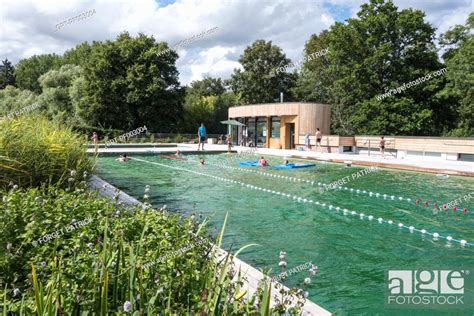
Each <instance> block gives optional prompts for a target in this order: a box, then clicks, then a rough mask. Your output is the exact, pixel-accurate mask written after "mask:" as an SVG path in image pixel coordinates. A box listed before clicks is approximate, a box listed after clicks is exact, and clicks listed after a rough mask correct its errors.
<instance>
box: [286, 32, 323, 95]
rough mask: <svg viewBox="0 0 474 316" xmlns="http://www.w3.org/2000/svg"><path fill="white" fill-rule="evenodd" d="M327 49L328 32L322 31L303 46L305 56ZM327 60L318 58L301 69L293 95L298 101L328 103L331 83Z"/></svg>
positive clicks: (309, 61)
mask: <svg viewBox="0 0 474 316" xmlns="http://www.w3.org/2000/svg"><path fill="white" fill-rule="evenodd" d="M328 47H329V32H328V31H327V30H324V31H322V32H321V33H320V34H319V35H316V34H313V35H311V37H310V39H309V41H308V42H307V43H306V45H305V56H306V57H308V56H311V54H314V53H317V52H321V51H324V50H325V49H327V48H328ZM328 66H329V60H328V58H327V57H326V56H320V57H317V58H313V59H311V60H307V61H306V62H305V63H304V64H303V67H302V68H301V74H300V76H299V77H298V81H297V86H296V87H295V88H294V89H293V92H294V94H295V95H296V96H297V99H298V100H300V101H306V102H321V103H329V100H330V87H331V81H330V80H329V79H330V74H329V71H328V70H329V69H328Z"/></svg>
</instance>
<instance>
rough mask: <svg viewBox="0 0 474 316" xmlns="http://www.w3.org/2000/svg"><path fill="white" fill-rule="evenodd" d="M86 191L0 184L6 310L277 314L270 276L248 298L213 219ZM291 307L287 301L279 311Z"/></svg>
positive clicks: (0, 268) (1, 294) (0, 269)
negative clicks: (209, 232)
mask: <svg viewBox="0 0 474 316" xmlns="http://www.w3.org/2000/svg"><path fill="white" fill-rule="evenodd" d="M80 185H85V183H84V182H82V184H81V183H80ZM83 190H84V189H83V188H81V187H78V188H75V189H74V188H73V187H71V188H67V189H58V188H54V187H48V188H41V189H36V188H34V189H29V190H27V191H22V190H18V189H11V190H10V191H8V192H7V191H1V190H0V195H1V196H2V197H1V199H0V230H1V231H2V237H1V238H2V239H1V243H0V244H1V245H0V246H1V247H2V248H1V249H2V251H3V252H5V250H6V253H5V254H4V255H2V257H1V259H0V260H1V261H0V275H1V277H2V280H1V281H2V282H1V283H2V287H1V288H0V299H1V301H3V302H5V304H3V309H4V313H5V315H9V314H15V315H32V314H38V315H57V314H65V315H82V314H81V313H83V312H86V313H88V314H90V315H92V314H94V315H109V314H116V312H119V311H120V310H121V309H122V308H123V306H124V304H130V305H131V309H132V310H131V312H130V314H133V315H144V314H147V315H196V314H201V315H270V313H271V309H270V307H269V298H270V294H271V290H270V288H269V287H268V282H262V284H261V288H260V289H259V290H258V291H257V294H256V295H253V296H251V297H250V299H249V300H245V299H244V297H246V291H243V290H242V289H241V286H242V284H243V283H242V282H243V280H242V278H241V277H240V273H239V271H235V269H234V267H233V265H232V264H231V263H230V257H229V255H227V256H225V257H223V258H220V259H219V260H216V259H214V258H216V250H217V249H219V248H220V246H221V243H220V242H221V240H222V236H223V233H224V231H223V230H222V231H221V233H220V235H219V237H218V238H217V240H216V242H215V245H216V246H215V247H213V246H212V244H210V243H209V242H208V240H209V238H207V236H206V231H205V225H206V221H202V222H201V223H199V222H198V221H196V220H195V219H194V218H192V217H191V218H187V219H183V218H181V217H179V216H177V215H173V214H168V213H167V212H166V211H158V210H153V209H151V208H149V209H141V208H137V207H134V208H125V207H123V206H122V205H120V204H119V203H114V202H113V201H111V200H108V199H103V198H98V196H97V194H96V193H94V192H83ZM84 219H88V220H87V221H86V224H84V225H81V226H80V227H76V228H74V229H71V228H70V229H69V230H68V229H66V227H73V226H70V225H71V223H72V222H75V223H80V221H82V220H84ZM225 223H226V220H225V221H224V224H223V226H225ZM76 225H78V224H76ZM55 232H60V233H56V234H54V233H55ZM45 235H50V237H51V239H49V238H46V239H47V240H48V241H45V242H43V240H44V238H41V237H43V236H45ZM39 238H41V239H40V242H38V239H39ZM34 241H36V242H37V243H36V244H34ZM244 248H245V247H244ZM239 252H240V250H239V251H237V252H236V254H235V256H237V255H238V254H239ZM158 258H160V260H157V259H158ZM234 277H235V278H236V279H235V280H234ZM294 293H295V291H294V290H290V292H287V291H284V290H282V291H279V293H278V298H279V299H280V300H282V302H286V297H287V296H288V295H289V294H292V295H293V294H294ZM298 300H302V301H304V298H303V297H302V296H301V297H300V298H299V299H298ZM285 310H286V307H285V305H284V303H282V304H280V305H278V306H276V307H275V308H274V309H273V312H278V313H280V312H282V311H285ZM289 311H290V313H291V314H292V315H296V314H298V309H293V310H289ZM117 315H124V313H117Z"/></svg>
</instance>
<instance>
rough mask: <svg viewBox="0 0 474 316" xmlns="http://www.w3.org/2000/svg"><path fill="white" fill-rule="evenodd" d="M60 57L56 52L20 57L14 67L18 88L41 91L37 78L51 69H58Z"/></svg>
mask: <svg viewBox="0 0 474 316" xmlns="http://www.w3.org/2000/svg"><path fill="white" fill-rule="evenodd" d="M60 66H61V57H60V56H58V55H56V54H47V55H34V56H32V57H30V58H26V59H22V60H20V62H19V63H18V64H17V65H16V67H15V78H16V83H17V86H18V88H20V89H28V90H30V91H33V92H35V93H37V94H40V93H41V86H40V84H39V82H38V79H39V77H40V76H41V75H43V74H45V73H47V72H48V71H50V70H51V69H59V67H60Z"/></svg>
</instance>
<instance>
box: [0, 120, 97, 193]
mask: <svg viewBox="0 0 474 316" xmlns="http://www.w3.org/2000/svg"><path fill="white" fill-rule="evenodd" d="M91 168H92V167H91V161H90V158H89V157H88V156H87V153H86V151H85V147H84V141H83V139H82V137H80V136H79V135H77V134H76V133H74V132H72V131H71V130H70V129H69V128H65V127H63V126H61V125H60V124H58V123H54V122H51V121H49V120H47V119H46V118H44V117H33V116H30V115H29V114H24V115H22V116H20V117H18V118H15V119H8V120H0V187H7V185H8V184H10V182H13V183H14V184H15V185H19V186H21V187H25V186H40V185H41V184H42V183H52V184H54V183H59V184H61V185H67V184H68V181H71V180H70V173H71V172H72V171H74V172H76V173H81V174H82V173H83V172H84V171H87V172H89V171H90V170H91Z"/></svg>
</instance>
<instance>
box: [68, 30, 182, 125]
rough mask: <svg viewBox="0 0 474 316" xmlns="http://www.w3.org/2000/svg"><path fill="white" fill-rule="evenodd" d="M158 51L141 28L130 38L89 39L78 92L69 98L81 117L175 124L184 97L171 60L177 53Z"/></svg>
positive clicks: (97, 120) (103, 121)
mask: <svg viewBox="0 0 474 316" xmlns="http://www.w3.org/2000/svg"><path fill="white" fill-rule="evenodd" d="M161 46H162V45H160V47H161ZM159 51H160V49H159V48H158V45H157V44H156V43H155V40H154V39H153V38H152V37H147V36H145V35H143V34H139V35H138V36H137V37H135V38H133V37H131V36H130V35H129V34H128V33H122V34H120V35H119V36H118V37H117V39H116V40H115V41H107V42H105V43H100V44H95V45H93V46H92V50H91V54H90V58H89V60H88V62H87V63H85V65H84V79H85V80H84V82H78V85H83V86H84V91H85V92H84V97H83V98H82V99H80V100H77V99H76V101H74V103H75V105H76V107H77V110H78V112H77V113H78V115H79V116H80V118H81V120H82V121H83V122H84V123H86V124H88V125H92V126H103V127H106V128H119V129H123V130H127V129H135V128H137V127H139V126H143V125H146V126H147V128H148V129H149V130H151V131H175V130H177V129H178V127H179V124H180V122H181V115H182V102H183V99H184V89H182V88H181V87H180V86H179V81H178V71H177V69H176V66H175V62H176V59H177V57H178V55H177V54H176V53H175V52H174V51H170V52H168V53H167V54H161V55H160V54H158V53H159ZM77 87H78V86H75V88H74V89H76V88H77ZM75 93H76V94H77V91H76V92H75Z"/></svg>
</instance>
